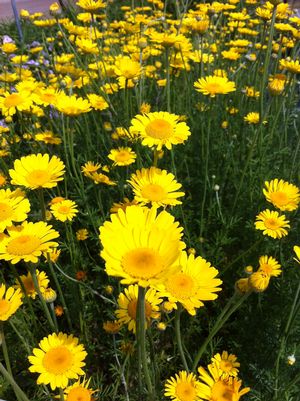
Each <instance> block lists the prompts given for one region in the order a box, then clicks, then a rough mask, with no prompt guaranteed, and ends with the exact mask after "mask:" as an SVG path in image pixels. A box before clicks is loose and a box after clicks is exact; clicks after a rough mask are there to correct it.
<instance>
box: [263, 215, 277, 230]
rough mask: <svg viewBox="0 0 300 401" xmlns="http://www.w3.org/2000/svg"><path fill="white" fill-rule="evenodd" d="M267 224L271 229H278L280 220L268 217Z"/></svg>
mask: <svg viewBox="0 0 300 401" xmlns="http://www.w3.org/2000/svg"><path fill="white" fill-rule="evenodd" d="M265 226H266V227H267V228H269V229H271V230H276V229H277V228H279V224H278V220H276V219H272V218H269V219H266V220H265Z"/></svg>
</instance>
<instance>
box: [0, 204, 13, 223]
mask: <svg viewBox="0 0 300 401" xmlns="http://www.w3.org/2000/svg"><path fill="white" fill-rule="evenodd" d="M12 211H13V209H12V207H11V206H10V205H8V204H7V203H3V202H0V221H4V220H6V219H8V218H9V217H11V215H12Z"/></svg>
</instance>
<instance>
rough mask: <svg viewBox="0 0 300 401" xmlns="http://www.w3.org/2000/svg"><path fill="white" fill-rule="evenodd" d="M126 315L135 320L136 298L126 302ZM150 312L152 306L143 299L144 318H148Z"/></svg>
mask: <svg viewBox="0 0 300 401" xmlns="http://www.w3.org/2000/svg"><path fill="white" fill-rule="evenodd" d="M127 308H128V315H129V316H130V317H131V319H134V320H136V310H137V300H136V299H133V300H131V301H130V302H129V304H128V307H127ZM151 313H152V308H151V305H150V304H149V302H147V301H145V316H146V319H150V317H151Z"/></svg>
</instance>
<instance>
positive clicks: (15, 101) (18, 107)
mask: <svg viewBox="0 0 300 401" xmlns="http://www.w3.org/2000/svg"><path fill="white" fill-rule="evenodd" d="M31 105H32V99H31V97H30V96H28V93H27V92H13V93H9V92H4V94H3V96H0V110H1V111H2V113H3V115H4V116H13V115H14V114H16V112H17V111H29V110H30V107H31Z"/></svg>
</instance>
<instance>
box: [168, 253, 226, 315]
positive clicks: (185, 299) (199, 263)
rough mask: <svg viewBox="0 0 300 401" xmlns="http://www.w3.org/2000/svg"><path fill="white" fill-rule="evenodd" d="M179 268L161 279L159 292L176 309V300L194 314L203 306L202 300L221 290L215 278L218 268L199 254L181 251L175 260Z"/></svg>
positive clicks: (211, 297) (210, 297)
mask: <svg viewBox="0 0 300 401" xmlns="http://www.w3.org/2000/svg"><path fill="white" fill-rule="evenodd" d="M176 264H178V265H179V268H180V270H179V271H177V272H175V273H173V274H172V275H171V276H166V277H165V279H162V284H163V285H164V287H163V288H162V289H161V294H162V296H164V297H167V298H168V301H169V302H170V303H171V304H172V305H173V307H175V308H176V309H177V306H176V302H180V303H181V304H182V306H183V307H184V308H185V309H186V310H187V311H188V312H189V313H190V314H191V315H195V314H196V309H197V308H200V307H201V306H203V305H204V304H203V302H202V301H211V300H214V299H216V298H217V297H218V296H217V294H215V293H216V292H218V291H221V288H220V287H219V286H220V285H221V284H222V281H221V280H220V279H218V278H216V276H217V274H218V270H217V269H215V268H214V267H212V266H211V265H210V263H209V262H207V261H206V260H205V259H203V258H202V257H201V256H198V257H196V258H195V256H194V255H193V254H190V255H189V256H188V255H187V253H186V252H181V255H180V258H179V260H178V261H177V262H176Z"/></svg>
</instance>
